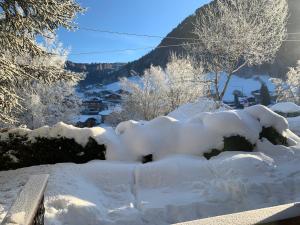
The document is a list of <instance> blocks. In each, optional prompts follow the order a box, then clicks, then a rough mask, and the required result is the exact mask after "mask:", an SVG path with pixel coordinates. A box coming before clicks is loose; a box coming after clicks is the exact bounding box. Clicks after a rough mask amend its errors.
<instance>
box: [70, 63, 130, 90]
mask: <svg viewBox="0 0 300 225" xmlns="http://www.w3.org/2000/svg"><path fill="white" fill-rule="evenodd" d="M124 65H125V63H73V62H71V61H67V63H66V69H67V70H71V71H74V72H83V73H86V78H85V80H83V81H81V82H80V85H81V86H86V85H90V84H96V83H110V82H111V76H110V74H111V73H113V72H114V71H117V70H119V69H120V68H121V67H122V66H124ZM113 81H114V80H112V82H113Z"/></svg>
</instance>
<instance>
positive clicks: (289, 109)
mask: <svg viewBox="0 0 300 225" xmlns="http://www.w3.org/2000/svg"><path fill="white" fill-rule="evenodd" d="M270 109H271V110H273V111H276V112H282V113H295V112H300V106H298V105H296V104H295V103H293V102H279V103H277V104H275V105H273V106H271V107H270Z"/></svg>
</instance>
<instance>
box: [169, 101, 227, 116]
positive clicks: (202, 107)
mask: <svg viewBox="0 0 300 225" xmlns="http://www.w3.org/2000/svg"><path fill="white" fill-rule="evenodd" d="M229 109H230V107H229V106H226V105H221V106H219V105H218V103H217V102H215V101H213V100H211V99H205V98H204V99H203V98H201V99H199V100H198V101H196V102H194V103H187V104H184V105H182V106H180V107H178V108H177V109H176V110H174V111H173V112H170V113H169V114H168V116H170V117H173V118H175V119H177V120H180V121H183V120H188V119H190V118H191V117H193V116H195V115H197V114H199V113H200V112H215V111H225V110H229Z"/></svg>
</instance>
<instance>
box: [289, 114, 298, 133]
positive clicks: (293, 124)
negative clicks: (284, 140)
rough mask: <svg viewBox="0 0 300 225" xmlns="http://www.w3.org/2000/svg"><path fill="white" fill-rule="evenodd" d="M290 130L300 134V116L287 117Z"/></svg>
mask: <svg viewBox="0 0 300 225" xmlns="http://www.w3.org/2000/svg"><path fill="white" fill-rule="evenodd" d="M287 120H288V122H289V127H290V130H291V131H293V132H294V133H295V134H297V135H300V116H297V117H291V118H287Z"/></svg>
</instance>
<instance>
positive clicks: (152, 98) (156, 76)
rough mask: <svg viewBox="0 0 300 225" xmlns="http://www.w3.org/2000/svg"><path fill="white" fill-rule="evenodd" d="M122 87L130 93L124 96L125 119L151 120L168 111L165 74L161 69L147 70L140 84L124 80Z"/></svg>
mask: <svg viewBox="0 0 300 225" xmlns="http://www.w3.org/2000/svg"><path fill="white" fill-rule="evenodd" d="M121 85H122V87H123V89H124V90H125V91H127V92H128V94H125V95H123V100H124V102H123V104H122V108H123V109H122V113H123V115H124V116H123V117H125V118H126V117H127V119H136V120H151V119H153V118H155V117H157V116H159V115H164V114H165V113H166V112H167V111H168V103H167V101H166V99H167V96H166V83H165V73H164V71H163V70H162V69H161V68H160V67H154V66H151V67H150V68H149V69H147V70H146V71H145V72H144V75H143V76H142V78H141V82H140V83H136V82H133V81H130V80H128V79H126V78H123V79H121Z"/></svg>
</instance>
